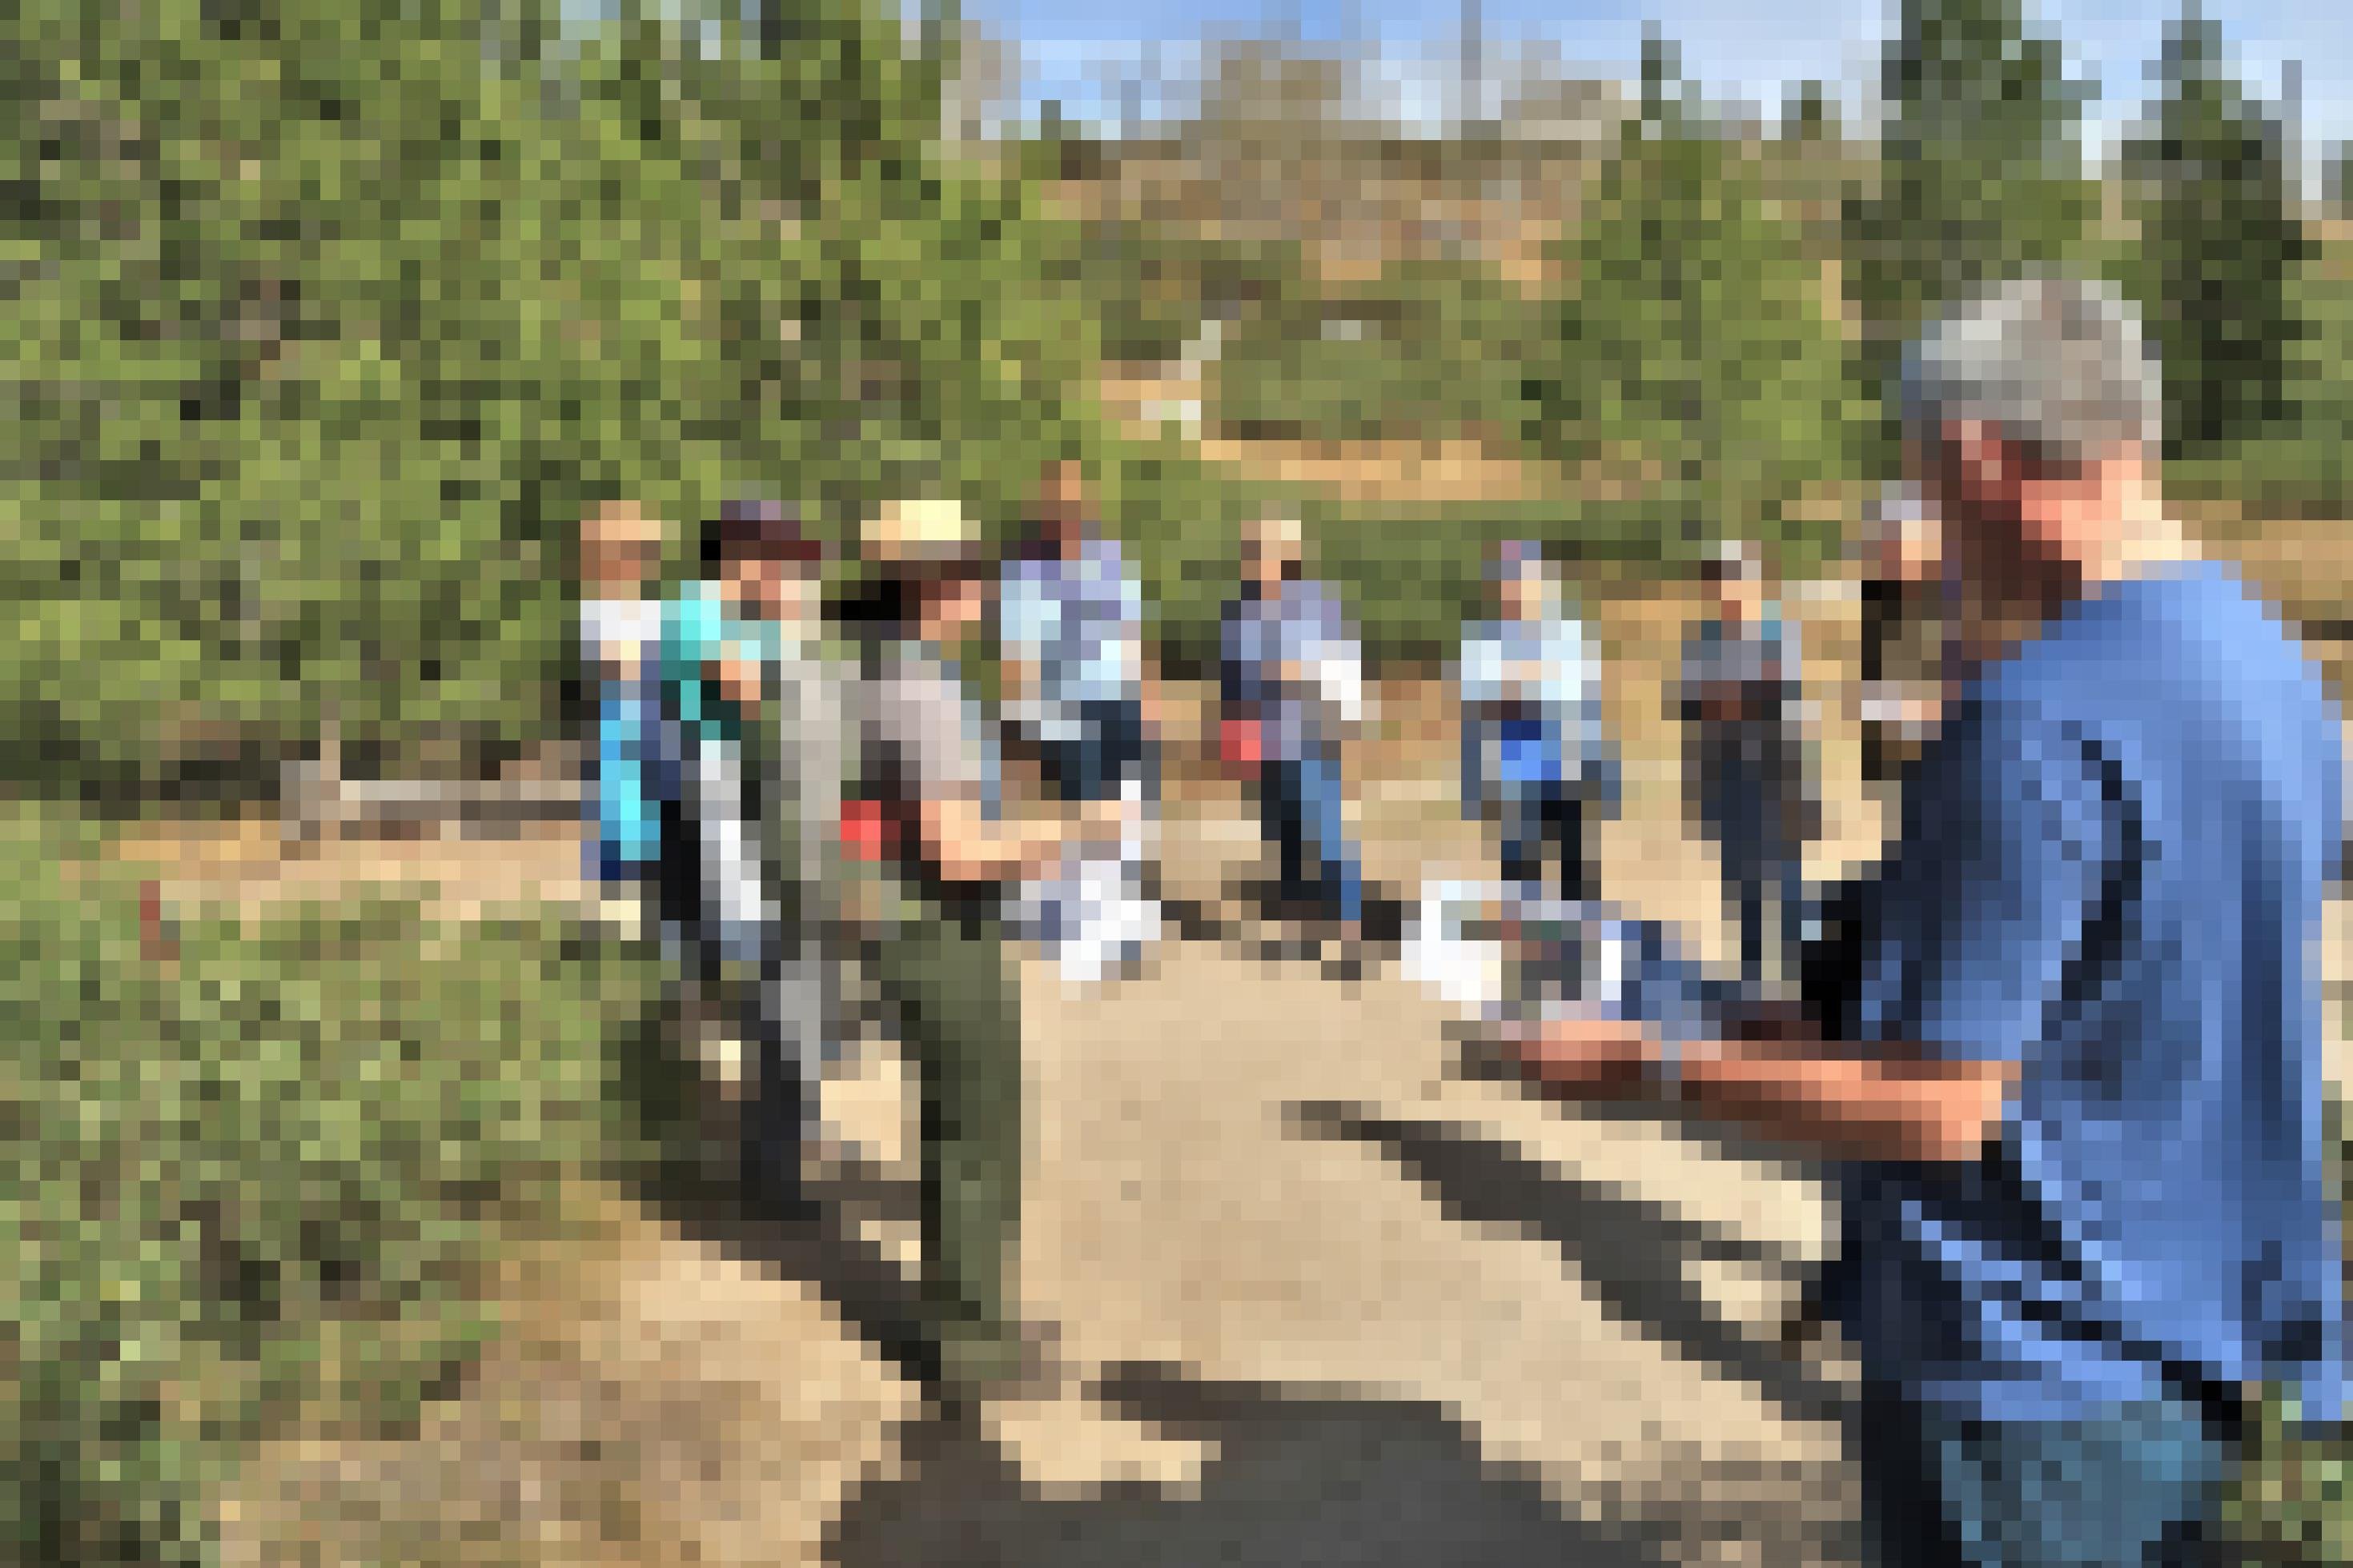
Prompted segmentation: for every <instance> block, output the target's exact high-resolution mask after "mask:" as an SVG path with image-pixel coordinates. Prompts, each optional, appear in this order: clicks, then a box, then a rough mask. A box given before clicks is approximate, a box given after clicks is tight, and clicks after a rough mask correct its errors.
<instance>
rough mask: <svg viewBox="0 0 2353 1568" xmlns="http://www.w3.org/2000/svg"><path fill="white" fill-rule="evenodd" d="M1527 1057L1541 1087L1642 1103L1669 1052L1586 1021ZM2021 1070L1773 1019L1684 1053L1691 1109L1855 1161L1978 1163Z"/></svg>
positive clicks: (1548, 1034)
mask: <svg viewBox="0 0 2353 1568" xmlns="http://www.w3.org/2000/svg"><path fill="white" fill-rule="evenodd" d="M1519 1049H1520V1056H1521V1060H1522V1066H1523V1070H1524V1071H1525V1072H1526V1073H1527V1074H1528V1075H1529V1076H1530V1077H1531V1078H1533V1079H1535V1081H1536V1082H1537V1083H1538V1084H1539V1085H1542V1086H1545V1087H1546V1088H1549V1089H1554V1090H1556V1091H1557V1092H1560V1093H1563V1094H1566V1095H1569V1096H1571V1097H1577V1098H1601V1097H1623V1096H1627V1095H1634V1094H1640V1093H1641V1091H1642V1090H1643V1089H1644V1088H1645V1087H1646V1085H1647V1083H1648V1081H1649V1079H1650V1077H1651V1068H1652V1067H1653V1064H1655V1063H1657V1062H1658V1060H1659V1057H1660V1049H1661V1048H1660V1047H1659V1046H1658V1045H1657V1044H1656V1043H1655V1042H1654V1041H1652V1040H1651V1039H1650V1038H1649V1037H1647V1036H1646V1034H1645V1032H1644V1030H1643V1029H1642V1027H1641V1026H1639V1025H1635V1024H1630V1023H1604V1022H1599V1021H1586V1020H1577V1021H1571V1022H1565V1023H1560V1024H1556V1025H1551V1026H1546V1028H1545V1029H1544V1030H1542V1031H1541V1032H1540V1034H1539V1035H1537V1036H1536V1037H1535V1038H1533V1039H1529V1040H1527V1041H1525V1043H1523V1044H1522V1046H1521V1047H1519ZM2012 1070H2013V1069H2011V1068H2010V1067H2008V1066H2007V1065H2004V1064H1998V1063H1980V1062H1939V1061H1935V1060H1930V1059H1927V1058H1925V1057H1924V1056H1923V1055H1922V1054H1921V1053H1919V1052H1917V1051H1904V1050H1899V1049H1895V1048H1893V1047H1891V1048H1888V1049H1886V1050H1874V1051H1871V1052H1863V1051H1861V1050H1857V1049H1855V1048H1852V1047H1841V1046H1838V1045H1824V1044H1822V1043H1820V1042H1819V1041H1816V1040H1813V1039H1810V1038H1808V1037H1806V1036H1805V1034H1804V1033H1803V1032H1802V1030H1801V1029H1799V1028H1797V1027H1793V1026H1788V1025H1787V1023H1786V1021H1782V1020H1775V1019H1772V1018H1761V1019H1759V1020H1757V1021H1756V1023H1755V1026H1754V1027H1753V1028H1751V1029H1749V1030H1748V1031H1747V1036H1746V1037H1744V1038H1740V1039H1736V1040H1725V1041H1723V1042H1720V1043H1713V1042H1712V1043H1708V1044H1705V1045H1697V1046H1694V1047H1691V1048H1690V1049H1689V1050H1687V1051H1686V1052H1684V1053H1683V1056H1682V1060H1681V1063H1680V1074H1679V1077H1680V1079H1681V1091H1680V1095H1679V1098H1680V1100H1681V1101H1682V1102H1683V1104H1685V1105H1686V1106H1689V1107H1690V1108H1691V1109H1693V1110H1698V1111H1700V1112H1702V1113H1704V1114H1708V1115H1713V1116H1717V1117H1721V1118H1723V1119H1725V1120H1727V1121H1742V1122H1746V1123H1748V1124H1750V1125H1752V1126H1755V1127H1757V1128H1758V1129H1759V1130H1760V1131H1764V1132H1766V1133H1767V1135H1768V1136H1771V1137H1775V1138H1778V1139H1781V1140H1784V1141H1786V1142H1791V1143H1797V1144H1803V1145H1810V1146H1813V1147H1815V1148H1819V1149H1822V1150H1826V1151H1831V1152H1838V1153H1840V1154H1843V1155H1847V1156H1851V1157H1858V1158H1864V1159H1884V1160H1904V1161H1946V1160H1968V1159H1972V1158H1974V1157H1975V1156H1976V1154H1977V1152H1978V1150H1979V1149H1980V1148H1982V1147H1983V1145H1984V1144H1985V1142H1986V1141H1987V1140H1988V1139H1989V1138H1991V1137H1992V1136H1993V1135H1994V1134H1995V1132H1996V1131H1998V1130H1999V1129H2000V1125H2001V1117H2002V1107H2003V1100H2004V1098H2005V1097H2006V1095H2007V1093H2008V1090H2009V1086H2010V1081H2011V1076H2012Z"/></svg>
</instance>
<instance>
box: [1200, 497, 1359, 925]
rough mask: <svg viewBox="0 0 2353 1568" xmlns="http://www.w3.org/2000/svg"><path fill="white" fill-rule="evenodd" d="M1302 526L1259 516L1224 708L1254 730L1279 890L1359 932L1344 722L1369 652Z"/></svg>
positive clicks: (1228, 655)
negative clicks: (1313, 562) (1315, 574)
mask: <svg viewBox="0 0 2353 1568" xmlns="http://www.w3.org/2000/svg"><path fill="white" fill-rule="evenodd" d="M1300 543H1301V541H1300V530H1299V525H1298V523H1297V522H1295V521H1291V520H1289V519H1285V518H1271V519H1264V520H1261V521H1259V522H1257V523H1255V524H1253V525H1252V527H1251V528H1250V531H1249V532H1248V534H1247V536H1246V537H1245V538H1244V540H1243V544H1242V569H1243V589H1242V594H1241V595H1240V597H1239V598H1236V599H1234V600H1233V601H1231V602H1230V603H1229V604H1228V605H1227V606H1226V611H1225V619H1224V627H1223V639H1222V641H1223V655H1224V658H1223V667H1222V668H1223V680H1222V683H1221V685H1222V696H1223V699H1224V712H1225V716H1226V718H1227V720H1228V721H1239V722H1240V723H1242V724H1244V725H1246V726H1248V727H1249V728H1250V731H1252V732H1253V733H1254V735H1255V736H1256V742H1257V743H1256V751H1257V767H1258V778H1259V811H1260V817H1261V824H1262V826H1263V827H1264V830H1265V834H1266V837H1267V839H1268V840H1269V841H1270V842H1271V843H1273V844H1274V845H1276V846H1277V847H1278V853H1279V855H1280V858H1281V863H1282V881H1281V885H1280V891H1281V895H1282V900H1284V901H1285V902H1286V903H1289V904H1297V905H1301V906H1304V907H1312V908H1313V909H1314V910H1317V911H1319V912H1320V913H1321V915H1322V916H1323V917H1324V918H1325V919H1327V920H1330V921H1335V922H1337V924H1338V925H1339V927H1340V928H1341V931H1342V934H1343V936H1344V937H1345V938H1347V939H1351V940H1353V939H1354V938H1355V937H1356V936H1357V935H1359V934H1360V933H1361V931H1362V922H1363V919H1364V877H1363V873H1362V871H1361V870H1360V869H1359V868H1358V865H1357V860H1356V848H1355V847H1354V846H1353V845H1351V844H1350V843H1349V842H1348V834H1347V825H1346V820H1345V815H1344V812H1343V801H1344V799H1345V796H1344V794H1343V787H1344V786H1343V782H1342V778H1341V772H1340V750H1339V733H1338V731H1339V729H1340V727H1341V726H1343V725H1345V724H1348V723H1352V722H1355V721H1357V720H1358V719H1360V718H1361V715H1362V711H1363V684H1362V683H1363V674H1362V669H1363V665H1362V660H1363V654H1362V650H1361V649H1360V647H1358V645H1357V642H1356V634H1355V633H1354V631H1353V630H1352V629H1350V627H1349V626H1348V624H1347V621H1346V617H1345V616H1344V615H1343V614H1342V611H1341V608H1340V604H1339V601H1338V600H1337V599H1335V598H1334V597H1333V596H1332V594H1331V591H1330V590H1329V589H1327V588H1326V587H1324V584H1320V583H1312V582H1309V581H1307V580H1305V578H1304V577H1303V574H1302V570H1301V563H1300Z"/></svg>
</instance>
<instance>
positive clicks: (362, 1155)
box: [0, 816, 647, 1563]
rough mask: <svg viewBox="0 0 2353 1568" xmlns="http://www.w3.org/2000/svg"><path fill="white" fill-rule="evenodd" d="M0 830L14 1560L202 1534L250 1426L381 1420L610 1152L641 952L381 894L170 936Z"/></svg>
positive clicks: (0, 1267)
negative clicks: (437, 913)
mask: <svg viewBox="0 0 2353 1568" xmlns="http://www.w3.org/2000/svg"><path fill="white" fill-rule="evenodd" d="M8 827H9V829H10V831H9V832H8V833H7V835H6V843H5V847H0V862H5V865H0V870H5V876H6V878H7V881H8V885H9V887H10V888H11V889H12V894H13V897H12V900H11V902H10V906H9V910H8V913H7V915H6V916H5V923H0V946H5V952H0V970H5V979H0V1021H5V1028H6V1030H7V1033H8V1037H9V1038H10V1039H11V1040H13V1041H16V1042H18V1048H17V1049H16V1051H15V1052H13V1053H12V1054H11V1055H10V1057H9V1058H8V1059H7V1060H6V1062H5V1066H0V1116H5V1127H6V1137H7V1180H6V1182H5V1186H0V1216H5V1217H0V1296H5V1306H0V1324H5V1325H6V1326H5V1329H0V1336H4V1337H0V1360H5V1363H6V1364H7V1366H8V1368H9V1370H10V1373H11V1375H10V1376H8V1377H6V1378H5V1379H0V1402H5V1408H0V1555H5V1556H6V1557H8V1558H13V1559H14V1560H16V1561H23V1562H34V1563H66V1562H73V1563H110V1562H112V1563H154V1562H165V1563H179V1562H197V1561H201V1560H203V1559H204V1557H205V1555H206V1536H207V1533H208V1526H207V1524H206V1519H207V1509H206V1500H207V1498H208V1497H209V1496H210V1495H211V1494H212V1493H213V1491H214V1489H216V1487H217V1486H218V1485H219V1484H220V1483H221V1482H222V1481H223V1480H224V1479H226V1478H227V1476H228V1475H229V1474H230V1473H231V1472H232V1471H233V1469H234V1468H235V1466H236V1464H237V1460H238V1458H239V1456H240V1455H241V1454H242V1453H243V1452H244V1451H245V1449H246V1447H247V1446H248V1444H249V1443H251V1442H252V1441H253V1440H255V1439H256V1438H257V1437H259V1436H261V1435H263V1434H264V1433H265V1432H267V1431H268V1430H269V1429H270V1428H271V1426H273V1425H274V1424H276V1423H279V1422H280V1421H283V1420H285V1419H288V1418H289V1417H290V1416H292V1415H295V1414H296V1413H298V1412H301V1411H303V1410H306V1409H308V1410H311V1411H313V1412H317V1411H322V1410H323V1411H328V1412H332V1413H340V1414H341V1415H343V1416H345V1417H347V1418H349V1419H352V1420H355V1421H357V1422H359V1423H360V1424H361V1426H363V1427H364V1428H365V1427H374V1428H377V1429H382V1428H384V1427H385V1426H393V1427H397V1426H398V1424H399V1423H401V1422H402V1421H404V1420H406V1419H407V1418H409V1417H410V1416H411V1415H413V1414H414V1412H415V1411H416V1409H417V1406H418V1405H419V1403H420V1402H421V1400H422V1399H423V1398H424V1397H425V1396H426V1394H427V1392H428V1391H429V1390H430V1389H432V1388H433V1387H434V1386H435V1385H436V1384H437V1383H438V1382H439V1381H440V1380H442V1379H444V1378H445V1377H446V1375H447V1374H448V1373H449V1372H451V1371H452V1370H453V1369H455V1368H457V1367H459V1366H462V1365H463V1363H465V1361H466V1360H467V1359H468V1358H469V1357H470V1355H471V1354H472V1353H473V1352H474V1351H475V1350H476V1349H477V1347H478V1346H479V1345H480V1342H482V1341H483V1339H484V1338H485V1336H487V1335H488V1334H489V1333H490V1332H491V1331H493V1329H494V1328H495V1323H494V1322H493V1321H491V1315H490V1314H489V1312H488V1310H487V1309H486V1308H485V1307H484V1306H483V1305H482V1303H481V1301H480V1299H479V1296H478V1293H477V1286H478V1284H479V1279H480V1276H479V1273H478V1269H479V1266H480V1264H481V1263H482V1262H483V1261H484V1260H485V1258H487V1257H489V1256H490V1254H491V1251H492V1249H494V1248H496V1247H499V1246H500V1245H501V1240H502V1238H506V1237H512V1236H513V1235H515V1234H517V1233H518V1232H519V1230H520V1229H522V1227H525V1226H532V1225H534V1224H537V1223H542V1222H543V1220H544V1219H545V1217H546V1216H547V1215H548V1214H549V1213H550V1212H551V1211H550V1210H549V1208H548V1203H549V1200H550V1199H551V1198H552V1196H553V1195H554V1192H555V1191H556V1188H557V1185H558V1184H560V1183H562V1182H563V1181H565V1180H566V1179H567V1178H568V1177H574V1176H576V1175H577V1174H578V1173H581V1172H583V1171H585V1170H587V1169H589V1168H590V1167H592V1166H594V1165H596V1164H598V1163H602V1162H605V1161H607V1160H608V1159H610V1158H612V1157H614V1156H615V1155H617V1154H618V1153H620V1152H624V1151H625V1144H624V1142H623V1141H622V1139H621V1137H619V1136H618V1135H617V1131H616V1129H615V1125H614V1123H613V1122H612V1121H611V1120H610V1111H609V1110H608V1107H609V1106H610V1105H611V1104H612V1102H613V1096H612V1095H611V1093H610V1091H609V1087H608V1081H607V1080H608V1079H609V1077H610V1073H609V1070H608V1067H607V1059H608V1058H607V1048H606V1039H607V1035H608V1034H609V1033H611V1032H612V1031H613V1029H614V1026H615V1021H616V1020H617V1019H622V1018H627V1017H628V1016H630V1014H631V1011H632V1010H633V1009H635V1008H637V1007H638V1006H640V1005H641V1004H642V998H643V994H644V993H643V986H644V985H645V984H646V979H647V977H646V975H645V973H644V972H643V970H642V968H641V967H640V966H638V965H636V964H633V963H626V962H620V961H617V960H610V959H608V960H606V961H602V962H596V963H588V962H583V961H582V959H583V955H582V954H581V953H580V952H578V950H577V948H576V945H575V943H574V942H573V941H572V940H571V939H570V938H568V937H567V936H566V935H565V931H564V928H563V927H562V926H561V925H559V924H557V923H555V922H554V921H543V922H537V923H529V924H517V923H504V924H501V923H493V924H491V925H487V926H484V927H480V928H478V929H472V930H469V931H465V932H463V933H462V935H460V933H458V932H456V931H443V930H441V929H439V928H438V927H437V926H434V925H432V924H428V923H427V922H426V921H422V920H420V919H419V917H418V916H417V912H416V911H415V910H404V909H400V908H396V907H392V906H377V907H372V908H358V907H354V908H350V909H346V910H340V911H336V910H327V911H322V910H306V911H303V912H301V913H300V914H288V915H285V916H283V917H280V918H278V919H275V920H272V921H269V922H268V923H267V924H266V925H265V926H263V927H261V928H260V929H259V930H256V931H250V932H248V931H240V930H239V929H237V928H236V927H234V926H232V925H230V924H228V923H227V922H224V921H195V922H191V923H189V924H187V925H185V927H183V928H182V929H180V930H179V931H178V932H177V953H176V958H175V959H174V961H173V962H171V963H161V962H158V961H157V958H156V956H155V955H154V954H153V953H152V952H145V951H142V923H141V910H140V907H139V892H138V889H137V888H136V887H134V886H132V885H130V884H129V883H128V882H127V881H126V879H124V878H123V877H121V875H119V874H117V873H114V872H111V871H100V870H97V869H90V870H87V871H84V872H82V873H81V874H79V876H78V877H76V876H75V874H74V873H73V872H71V871H70V870H69V869H68V868H67V867H68V865H69V864H70V863H71V862H70V861H69V858H68V857H65V856H62V855H60V854H59V853H58V842H59V839H60V837H61V836H60V835H59V834H58V832H56V831H54V830H52V829H50V828H48V827H47V826H45V825H44V823H43V821H42V819H39V818H27V817H24V816H18V817H16V818H14V819H12V820H11V821H10V822H9V824H8ZM69 877H73V878H74V879H72V880H69Z"/></svg>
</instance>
